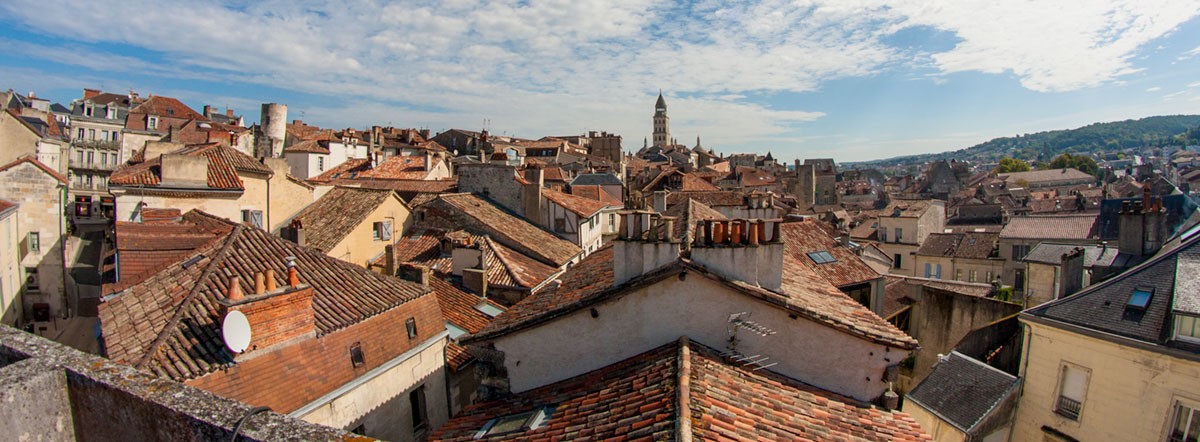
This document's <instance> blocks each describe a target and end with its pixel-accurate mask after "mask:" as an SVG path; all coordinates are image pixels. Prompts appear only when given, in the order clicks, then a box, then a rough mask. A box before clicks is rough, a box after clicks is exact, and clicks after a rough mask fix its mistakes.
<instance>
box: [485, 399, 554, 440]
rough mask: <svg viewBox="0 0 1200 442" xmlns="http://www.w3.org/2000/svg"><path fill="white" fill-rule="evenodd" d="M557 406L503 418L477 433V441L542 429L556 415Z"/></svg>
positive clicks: (491, 421) (488, 423) (495, 420)
mask: <svg viewBox="0 0 1200 442" xmlns="http://www.w3.org/2000/svg"><path fill="white" fill-rule="evenodd" d="M554 408H555V406H553V405H549V406H545V407H539V408H536V409H533V410H530V411H526V412H524V413H516V414H510V415H507V416H501V417H498V418H495V419H492V420H490V421H488V422H487V423H486V424H483V428H481V429H479V432H477V433H475V439H482V438H484V437H489V436H500V435H505V434H509V433H516V432H520V431H529V430H536V429H538V428H541V426H542V424H544V423H545V422H546V421H547V420H549V419H550V416H551V415H553V414H554Z"/></svg>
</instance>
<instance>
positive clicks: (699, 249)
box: [692, 219, 784, 290]
mask: <svg viewBox="0 0 1200 442" xmlns="http://www.w3.org/2000/svg"><path fill="white" fill-rule="evenodd" d="M782 222H783V220H780V219H771V220H761V219H751V220H746V219H734V220H729V221H706V222H704V223H703V224H702V225H703V227H702V228H697V231H704V232H705V233H708V232H709V231H710V228H709V227H708V226H709V224H710V223H711V224H712V228H711V231H712V232H713V238H712V240H711V241H709V239H708V238H707V237H705V238H700V236H701V235H699V234H698V235H697V238H696V239H695V240H694V242H693V243H692V260H693V261H695V262H697V263H699V264H701V265H703V266H704V267H705V268H707V269H709V270H711V271H712V272H714V273H717V274H719V275H721V276H723V277H725V278H728V279H731V280H737V281H742V282H745V283H747V284H751V285H757V286H759V287H762V288H765V289H768V290H779V288H780V287H781V286H782V285H783V248H784V246H783V241H781V236H780V230H779V229H780V224H781V223H782ZM751 235H753V239H752V238H751ZM705 236H707V235H705ZM756 243H757V244H756Z"/></svg>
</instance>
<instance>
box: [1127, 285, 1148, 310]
mask: <svg viewBox="0 0 1200 442" xmlns="http://www.w3.org/2000/svg"><path fill="white" fill-rule="evenodd" d="M1153 297H1154V289H1153V288H1146V287H1138V288H1135V289H1133V294H1132V295H1129V302H1127V303H1125V308H1131V309H1137V310H1145V309H1146V307H1147V306H1149V305H1150V299H1151V298H1153Z"/></svg>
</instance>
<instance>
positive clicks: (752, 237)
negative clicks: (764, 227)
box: [747, 221, 759, 246]
mask: <svg viewBox="0 0 1200 442" xmlns="http://www.w3.org/2000/svg"><path fill="white" fill-rule="evenodd" d="M758 227H759V226H758V223H757V222H754V221H751V222H750V234H749V235H747V237H748V239H749V242H750V245H752V246H757V245H758V232H759V230H758Z"/></svg>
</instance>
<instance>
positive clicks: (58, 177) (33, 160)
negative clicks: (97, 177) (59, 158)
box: [0, 156, 67, 186]
mask: <svg viewBox="0 0 1200 442" xmlns="http://www.w3.org/2000/svg"><path fill="white" fill-rule="evenodd" d="M23 163H29V164H31V165H33V167H36V168H38V169H41V170H42V172H45V173H46V174H47V175H50V176H51V177H52V178H54V179H55V180H58V182H59V183H61V184H62V185H64V186H65V185H67V178H66V177H64V176H62V174H60V173H58V171H56V170H54V169H51V168H50V166H47V165H45V164H42V162H41V161H38V160H37V158H34V157H32V156H27V157H22V158H17V159H16V160H15V161H13V162H11V163H8V164H5V165H3V166H0V172H4V171H6V170H9V169H12V168H14V167H17V166H18V165H21V164H23Z"/></svg>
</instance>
